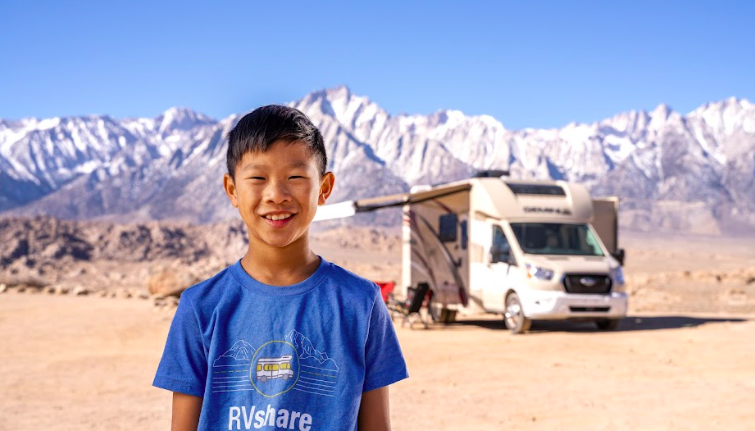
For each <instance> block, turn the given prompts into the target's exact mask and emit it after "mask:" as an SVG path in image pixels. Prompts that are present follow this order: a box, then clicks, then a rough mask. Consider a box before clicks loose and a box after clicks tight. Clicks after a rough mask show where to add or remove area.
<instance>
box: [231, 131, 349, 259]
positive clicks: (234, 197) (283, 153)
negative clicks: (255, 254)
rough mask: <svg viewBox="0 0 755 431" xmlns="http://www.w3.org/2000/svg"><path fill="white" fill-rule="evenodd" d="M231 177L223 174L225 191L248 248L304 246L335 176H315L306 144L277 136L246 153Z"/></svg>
mask: <svg viewBox="0 0 755 431" xmlns="http://www.w3.org/2000/svg"><path fill="white" fill-rule="evenodd" d="M234 176H235V178H231V176H230V175H228V174H226V175H225V178H224V186H225V191H226V194H227V195H228V198H229V199H230V200H231V204H232V205H233V206H234V207H236V208H238V209H239V214H241V218H242V219H243V220H244V224H246V226H247V229H248V231H249V247H250V250H251V249H254V250H260V251H262V250H263V249H267V251H270V250H272V249H285V248H287V247H297V246H301V247H308V238H307V234H308V232H309V224H310V223H311V222H312V219H313V218H314V217H315V212H316V211H317V205H323V204H325V201H326V200H327V198H328V196H330V193H331V191H332V190H333V183H334V177H333V174H332V173H331V172H327V173H325V175H322V176H321V175H320V171H319V168H318V163H317V159H316V158H315V157H314V156H313V154H312V151H311V150H310V149H309V147H307V145H306V144H303V143H301V142H290V143H289V142H281V141H279V142H276V143H274V144H273V145H272V146H271V147H270V148H269V149H268V150H267V151H265V152H261V151H257V152H249V153H245V154H244V156H243V157H242V158H241V160H240V161H239V163H238V164H237V165H236V171H235V175H234Z"/></svg>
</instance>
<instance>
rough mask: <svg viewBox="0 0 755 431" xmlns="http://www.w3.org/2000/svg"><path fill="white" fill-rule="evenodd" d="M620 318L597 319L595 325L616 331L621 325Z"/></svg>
mask: <svg viewBox="0 0 755 431" xmlns="http://www.w3.org/2000/svg"><path fill="white" fill-rule="evenodd" d="M619 322H621V320H620V319H600V320H596V321H595V326H597V327H598V329H600V330H601V331H615V330H616V329H618V327H619Z"/></svg>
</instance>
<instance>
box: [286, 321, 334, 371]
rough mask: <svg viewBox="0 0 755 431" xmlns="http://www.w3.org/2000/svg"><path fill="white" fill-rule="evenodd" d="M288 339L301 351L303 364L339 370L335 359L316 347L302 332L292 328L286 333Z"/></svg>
mask: <svg viewBox="0 0 755 431" xmlns="http://www.w3.org/2000/svg"><path fill="white" fill-rule="evenodd" d="M286 341H288V342H289V343H291V344H293V345H294V347H296V351H297V352H299V361H300V362H301V364H303V365H309V366H314V367H317V368H327V369H329V370H335V371H338V365H337V364H336V361H335V360H333V359H332V358H329V357H328V354H327V353H325V352H323V351H320V350H317V349H315V346H314V345H313V344H312V342H311V341H309V338H307V337H305V336H304V335H303V334H301V333H300V332H297V331H296V330H295V329H292V330H291V332H289V333H288V335H286Z"/></svg>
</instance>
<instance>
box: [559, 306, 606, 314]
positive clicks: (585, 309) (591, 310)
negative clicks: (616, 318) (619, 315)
mask: <svg viewBox="0 0 755 431" xmlns="http://www.w3.org/2000/svg"><path fill="white" fill-rule="evenodd" d="M569 310H570V311H571V312H572V313H608V312H609V311H611V307H569Z"/></svg>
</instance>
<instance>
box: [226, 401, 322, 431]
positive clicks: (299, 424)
mask: <svg viewBox="0 0 755 431" xmlns="http://www.w3.org/2000/svg"><path fill="white" fill-rule="evenodd" d="M242 417H243V421H242ZM252 426H254V428H255V429H261V428H268V427H272V428H273V429H288V430H293V429H298V430H299V431H310V430H311V429H312V416H311V415H310V414H308V413H301V412H297V411H293V410H292V411H289V410H287V409H277V410H276V409H275V407H272V406H271V405H270V404H268V405H267V408H266V409H264V410H262V409H257V406H251V408H249V409H247V407H246V406H233V407H231V408H230V409H228V429H229V430H242V429H243V430H250V429H252Z"/></svg>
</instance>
